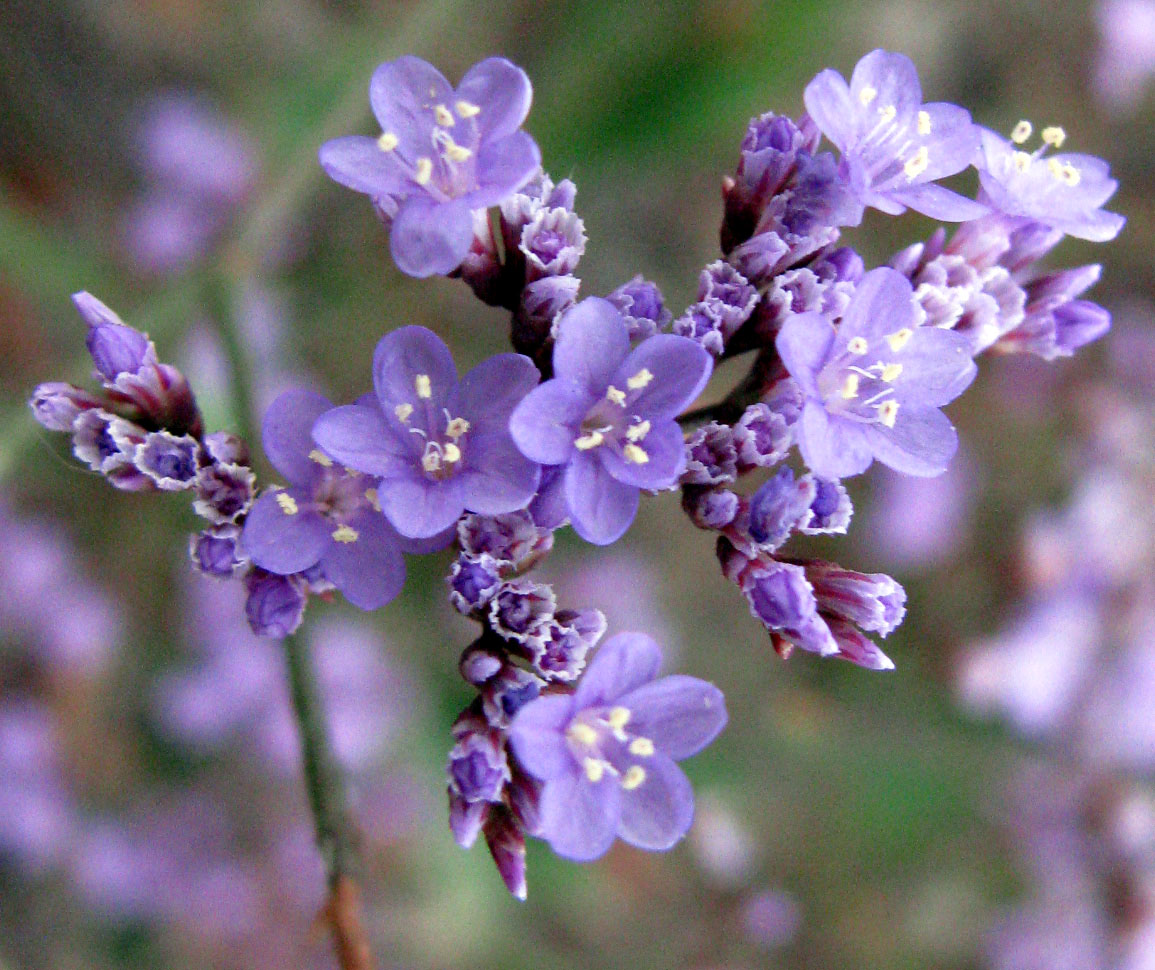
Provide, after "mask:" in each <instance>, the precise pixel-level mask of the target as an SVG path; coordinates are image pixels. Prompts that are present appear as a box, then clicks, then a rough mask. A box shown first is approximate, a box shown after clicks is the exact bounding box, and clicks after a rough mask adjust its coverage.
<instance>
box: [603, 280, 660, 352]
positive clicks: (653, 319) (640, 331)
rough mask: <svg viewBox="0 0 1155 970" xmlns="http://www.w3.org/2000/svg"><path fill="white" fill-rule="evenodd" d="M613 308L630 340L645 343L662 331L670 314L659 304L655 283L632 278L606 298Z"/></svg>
mask: <svg viewBox="0 0 1155 970" xmlns="http://www.w3.org/2000/svg"><path fill="white" fill-rule="evenodd" d="M606 299H607V300H609V301H610V302H611V303H612V304H613V305H614V306H616V307H617V308H618V309H619V310H621V311H622V316H623V317H625V320H626V325H627V326H628V327H629V328H630V339H631V340H645V339H646V337H652V336H653V335H654V334H656V333H658V332H660V331H662V330H665V329H666V326H667V325H668V324H669V322H670V320H671V319H673V315H672V314H671V313H670V311H669V310H667V309H666V307H665V305H664V304H663V302H662V291H661V290H659V289H658V286H657V284H656V283H651V282H650V281H649V280H646V279H643V278H642V277H641V276H640V275H638V276H635V277H634V278H633V279H632V280H630V281H629V282H628V283H623V284H622V285H621V286H619V287H618V288H617V289H616V290H614V291H613V292H612V293H609V294H607V295H606Z"/></svg>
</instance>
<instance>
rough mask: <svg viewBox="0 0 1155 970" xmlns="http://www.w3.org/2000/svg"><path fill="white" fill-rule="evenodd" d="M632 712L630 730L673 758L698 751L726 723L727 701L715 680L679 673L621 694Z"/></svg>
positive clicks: (678, 758)
mask: <svg viewBox="0 0 1155 970" xmlns="http://www.w3.org/2000/svg"><path fill="white" fill-rule="evenodd" d="M617 703H619V704H620V705H621V706H622V707H624V708H626V709H627V710H628V711H629V712H630V721H629V726H630V733H631V734H635V735H640V736H641V737H645V738H649V739H650V740H651V741H653V742H654V746H655V747H656V748H657V749H658V750H659V751H660V752H662V754H664V755H666V756H667V757H669V758H673V759H674V760H675V761H681V760H682V759H683V758H688V757H690V755H692V754H697V753H698V752H699V751H701V750H702V749H703V748H704V747H706V745H708V744H709V743H710V742H711V741H713V740H714V738H716V737H717V736H718V735H719V734H720V733H721V731H722V728H724V727H725V726H726V701H725V698H724V697H723V696H722V692H721V691H720V690H719V689H718V688H717V687H715V686H714V685H713V684H711V683H709V682H707V681H704V680H699V679H698V678H697V677H687V676H685V675H683V674H675V675H673V676H671V677H663V678H661V679H660V680H655V681H652V682H651V683H648V684H643V685H642V686H641V687H639V688H637V690H633V691H630V693H628V694H626V695H624V696H622V697H620V698H618V701H617Z"/></svg>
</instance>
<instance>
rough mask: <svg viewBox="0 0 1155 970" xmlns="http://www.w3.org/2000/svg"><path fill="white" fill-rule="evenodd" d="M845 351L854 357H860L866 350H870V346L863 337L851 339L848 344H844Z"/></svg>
mask: <svg viewBox="0 0 1155 970" xmlns="http://www.w3.org/2000/svg"><path fill="white" fill-rule="evenodd" d="M846 349H847V350H849V351H850V352H851V353H852V354H854V355H855V356H856V357H861V356H862V355H863V354H865V353H866V352H867V351H868V350H870V344H868V343H867V342H866V338H865V337H851V338H850V340H849V342H848V343H847V344H846Z"/></svg>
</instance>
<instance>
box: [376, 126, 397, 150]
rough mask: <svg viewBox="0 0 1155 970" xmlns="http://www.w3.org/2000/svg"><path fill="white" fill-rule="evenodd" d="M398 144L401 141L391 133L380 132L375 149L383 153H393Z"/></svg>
mask: <svg viewBox="0 0 1155 970" xmlns="http://www.w3.org/2000/svg"><path fill="white" fill-rule="evenodd" d="M400 143H401V139H400V138H398V137H397V136H396V135H395V134H393V132H391V131H383V132H381V137H380V138H378V139H377V147H378V148H380V149H381V151H383V152H391V151H393V149H394V148H396V147H397V146H398V145H399V144H400Z"/></svg>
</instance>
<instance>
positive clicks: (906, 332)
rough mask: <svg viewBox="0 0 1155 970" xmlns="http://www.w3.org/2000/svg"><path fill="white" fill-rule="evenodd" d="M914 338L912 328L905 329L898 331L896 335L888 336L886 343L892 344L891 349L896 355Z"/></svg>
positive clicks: (895, 332)
mask: <svg viewBox="0 0 1155 970" xmlns="http://www.w3.org/2000/svg"><path fill="white" fill-rule="evenodd" d="M913 336H914V331H913V330H911V329H910V327H903V328H902V329H901V330H896V331H894V333H888V334H887V335H886V342H887V343H888V344H890V349H891V350H893V351H894V352H895V353H896V354H897V353H898V352H899V351H900V350H902V348H903V347H905V346H906V345H907V344H908V343H910V338H911V337H913Z"/></svg>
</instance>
